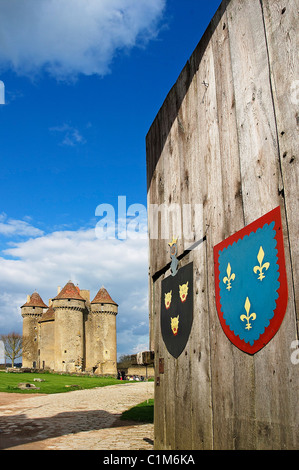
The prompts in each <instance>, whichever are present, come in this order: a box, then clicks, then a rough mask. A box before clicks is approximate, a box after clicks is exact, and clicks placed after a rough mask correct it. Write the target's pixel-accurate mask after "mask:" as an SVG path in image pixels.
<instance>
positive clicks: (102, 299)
mask: <svg viewBox="0 0 299 470" xmlns="http://www.w3.org/2000/svg"><path fill="white" fill-rule="evenodd" d="M91 303H92V304H114V305H117V303H116V302H114V300H112V299H111V297H110V295H109V294H108V292H107V290H106V289H105V287H104V286H102V287H101V288H100V290H99V292H98V293H97V295H96V296H95V298H94V299H93V301H92V302H91Z"/></svg>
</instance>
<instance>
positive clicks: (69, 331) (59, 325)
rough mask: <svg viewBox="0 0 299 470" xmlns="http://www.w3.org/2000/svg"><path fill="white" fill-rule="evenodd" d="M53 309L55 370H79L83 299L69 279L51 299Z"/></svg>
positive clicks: (82, 359)
mask: <svg viewBox="0 0 299 470" xmlns="http://www.w3.org/2000/svg"><path fill="white" fill-rule="evenodd" d="M52 307H53V309H54V310H55V322H54V323H55V345H54V349H55V367H54V368H55V370H56V371H59V372H81V371H82V370H84V322H83V315H84V312H85V309H86V306H85V299H84V298H83V297H82V296H81V295H80V291H79V289H78V288H77V287H75V285H74V284H73V283H72V282H71V281H69V282H68V283H67V284H66V285H65V286H64V288H63V289H62V290H61V291H60V292H59V294H58V295H57V296H56V297H55V298H54V299H53V300H52Z"/></svg>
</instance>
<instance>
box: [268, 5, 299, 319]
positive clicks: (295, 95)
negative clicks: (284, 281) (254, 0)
mask: <svg viewBox="0 0 299 470" xmlns="http://www.w3.org/2000/svg"><path fill="white" fill-rule="evenodd" d="M262 7H263V13H264V22H265V29H266V38H267V46H268V54H269V59H270V72H271V85H272V94H273V101H274V104H275V116H276V124H277V132H278V142H279V158H280V165H281V171H282V180H283V184H282V187H281V188H280V191H281V192H282V194H283V195H284V199H285V208H286V220H287V226H288V236H289V243H290V251H291V260H292V267H293V284H294V291H295V300H296V303H295V305H296V311H297V320H299V244H298V239H299V225H298V213H299V192H298V188H299V158H298V130H299V61H298V50H299V34H298V12H299V1H298V0H293V1H291V2H285V1H282V0H275V1H273V0H272V1H269V0H263V1H262Z"/></svg>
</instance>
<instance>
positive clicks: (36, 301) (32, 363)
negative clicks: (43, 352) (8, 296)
mask: <svg viewBox="0 0 299 470" xmlns="http://www.w3.org/2000/svg"><path fill="white" fill-rule="evenodd" d="M47 308H48V306H47V305H46V304H45V303H44V301H43V300H42V298H41V297H40V295H39V294H38V293H37V292H34V293H33V294H32V295H31V296H28V297H27V302H26V303H25V304H24V305H22V307H21V313H22V317H23V360H22V366H23V367H30V368H34V369H35V368H39V367H40V364H39V362H40V358H39V341H38V340H39V338H38V333H39V330H38V321H39V320H40V318H41V317H42V314H43V312H44V310H45V309H47Z"/></svg>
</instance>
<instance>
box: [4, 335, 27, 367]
mask: <svg viewBox="0 0 299 470" xmlns="http://www.w3.org/2000/svg"><path fill="white" fill-rule="evenodd" d="M0 340H1V341H3V344H4V353H5V356H6V357H8V358H9V359H10V360H11V366H12V367H13V366H14V362H15V360H16V359H18V358H19V357H21V356H22V350H23V338H22V335H19V334H18V333H15V332H13V333H9V334H8V335H1V336H0Z"/></svg>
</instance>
